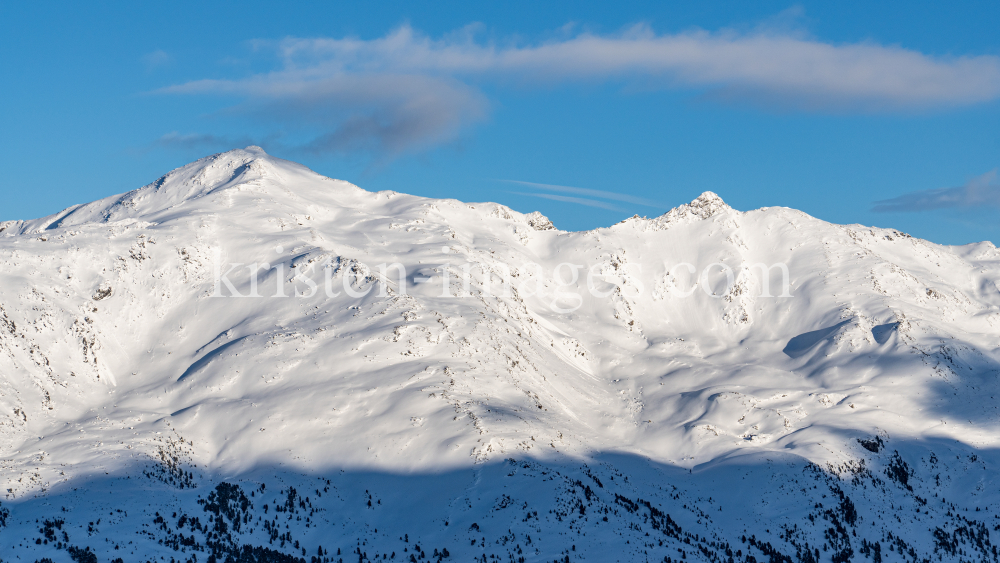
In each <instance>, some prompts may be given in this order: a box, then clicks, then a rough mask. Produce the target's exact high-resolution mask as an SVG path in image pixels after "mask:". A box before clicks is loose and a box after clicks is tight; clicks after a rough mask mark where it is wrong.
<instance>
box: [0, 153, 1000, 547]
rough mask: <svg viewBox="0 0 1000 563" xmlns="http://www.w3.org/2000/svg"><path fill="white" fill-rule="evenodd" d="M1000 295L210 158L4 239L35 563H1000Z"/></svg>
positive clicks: (979, 251) (841, 250)
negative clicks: (583, 226) (576, 228)
mask: <svg viewBox="0 0 1000 563" xmlns="http://www.w3.org/2000/svg"><path fill="white" fill-rule="evenodd" d="M998 282H1000V252H998V250H997V248H996V247H994V246H993V245H992V244H991V243H988V242H983V243H979V244H971V245H966V246H941V245H937V244H933V243H930V242H927V241H923V240H918V239H915V238H912V237H910V236H908V235H906V234H904V233H901V232H898V231H895V230H891V229H878V228H869V227H863V226H859V225H834V224H829V223H826V222H823V221H820V220H818V219H815V218H812V217H810V216H808V215H806V214H804V213H801V212H799V211H794V210H791V209H787V208H777V207H775V208H764V209H758V210H754V211H747V212H741V211H737V210H734V209H732V208H730V207H729V206H728V205H726V204H725V203H724V202H723V201H722V200H721V199H720V198H719V197H718V196H716V195H715V194H712V193H704V194H702V195H701V196H699V197H698V198H697V199H695V200H694V201H692V202H691V203H689V204H686V205H681V206H680V207H677V208H675V209H672V210H670V211H669V212H667V213H665V214H664V215H662V216H659V217H655V218H642V217H633V218H631V219H628V220H625V221H623V222H621V223H619V224H617V225H614V226H611V227H608V228H602V229H597V230H593V231H586V232H565V231H561V230H559V229H557V228H556V226H553V225H552V223H551V222H550V221H549V220H548V219H546V218H545V217H544V216H542V215H541V214H539V213H537V212H536V213H531V214H521V213H518V212H515V211H513V210H511V209H509V208H507V207H505V206H503V205H498V204H495V203H463V202H459V201H455V200H435V199H427V198H422V197H416V196H410V195H405V194H402V193H396V192H377V193H371V192H367V191H365V190H363V189H360V188H358V187H356V186H353V185H351V184H349V183H347V182H343V181H337V180H331V179H329V178H325V177H322V176H320V175H319V174H316V173H314V172H312V171H310V170H308V169H306V168H304V167H302V166H300V165H297V164H294V163H291V162H288V161H284V160H281V159H278V158H274V157H271V156H268V155H267V154H265V153H264V152H263V151H262V150H261V149H259V148H257V147H248V148H246V149H243V150H234V151H230V152H227V153H223V154H218V155H214V156H210V157H208V158H204V159H201V160H199V161H197V162H194V163H191V164H189V165H187V166H184V167H182V168H179V169H177V170H174V171H173V172H170V173H169V174H167V175H166V176H163V177H162V178H160V179H159V180H157V181H155V182H153V183H152V184H149V185H148V186H145V187H143V188H140V189H137V190H135V191H132V192H129V193H127V194H124V195H118V196H113V197H109V198H107V199H103V200H100V201H96V202H93V203H90V204H86V205H80V206H74V207H71V208H69V209H66V210H64V211H62V212H60V213H58V214H56V215H53V216H50V217H46V218H43V219H37V220H30V221H13V222H5V223H0V502H2V503H0V560H2V561H4V562H6V563H10V562H14V561H23V562H36V561H40V562H54V563H61V562H69V561H75V562H77V563H95V562H101V563H106V562H115V561H121V562H144V561H151V562H170V563H175V562H177V563H179V562H200V563H201V562H208V563H214V562H218V563H222V562H240V563H260V562H303V561H304V562H308V563H315V562H322V563H329V562H338V563H339V562H341V561H345V562H354V561H358V562H359V563H360V562H385V561H400V562H424V561H437V562H440V561H479V562H482V563H494V562H496V563H500V562H518V563H521V562H527V561H560V562H569V561H599V562H603V561H651V562H660V561H665V562H668V563H674V562H678V561H706V562H713V563H724V562H758V563H763V562H771V563H782V562H789V563H790V562H796V563H800V562H801V563H812V562H819V561H823V562H827V561H833V562H847V561H872V562H896V561H900V562H902V561H906V562H914V563H917V562H923V561H969V562H980V561H991V562H996V561H998V560H1000V559H998V553H997V544H998V543H1000V478H998V477H1000V474H998V470H1000V288H998ZM994 542H997V543H994Z"/></svg>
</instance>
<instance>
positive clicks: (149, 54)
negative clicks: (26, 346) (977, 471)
mask: <svg viewBox="0 0 1000 563" xmlns="http://www.w3.org/2000/svg"><path fill="white" fill-rule="evenodd" d="M872 4H876V3H870V2H836V3H834V2H822V3H810V2H805V3H799V4H792V3H785V2H767V1H762V2H752V3H751V2H703V3H666V2H642V3H640V2H635V3H629V2H613V3H612V2H607V3H597V2H565V3H560V2H544V3H540V2H479V3H472V2H461V3H460V2H434V3H419V2H378V3H347V2H339V3H334V2H328V3H311V2H296V3H290V4H286V5H278V4H277V3H273V2H272V3H264V2H240V3H235V2H217V3H214V4H211V5H202V4H201V3H185V2H161V3H156V5H153V4H152V3H124V2H121V3H107V4H103V5H100V6H96V5H87V6H83V5H77V4H70V3H56V2H36V3H14V2H8V3H4V5H3V6H2V7H0V73H2V74H0V75H2V76H3V87H2V88H0V103H2V105H0V116H2V118H0V130H2V132H3V134H2V135H0V164H2V166H3V170H4V174H3V179H2V180H0V186H2V187H0V194H2V200H0V201H2V204H0V220H8V219H26V218H33V217H38V216H43V215H48V214H51V213H54V212H56V211H58V210H59V209H62V208H64V207H67V206H69V205H71V204H74V203H82V202H86V201H91V200H94V199H97V198H100V197H104V196H107V195H111V194H114V193H119V192H123V191H127V190H130V189H134V188H136V187H139V186H141V185H144V184H146V183H148V182H150V181H152V180H154V179H156V178H157V177H158V176H159V175H161V174H162V173H164V172H166V171H168V170H170V169H172V168H175V167H177V166H180V165H182V164H185V163H187V162H189V161H191V160H194V159H196V158H198V157H201V156H205V155H207V154H211V153H214V152H219V151H222V150H226V149H229V148H234V147H237V146H245V145H247V144H251V143H253V144H260V145H261V146H263V147H264V148H265V149H266V150H268V152H270V153H271V154H274V155H277V156H280V157H283V158H288V159H290V160H295V161H298V162H302V163H304V164H306V165H308V166H310V167H311V168H313V169H315V170H317V171H318V172H321V173H323V174H325V175H328V176H331V177H335V178H342V179H345V180H349V181H352V182H354V183H356V184H358V185H360V186H362V187H364V188H366V189H369V190H380V189H393V190H397V191H403V192H408V193H414V194H419V195H426V196H433V197H455V198H458V199H462V200H466V201H483V200H490V201H499V202H501V203H505V204H507V205H510V206H511V207H513V208H515V209H517V210H520V211H532V210H536V209H537V210H540V211H542V212H543V213H545V214H546V215H548V216H549V217H550V218H551V219H552V220H553V221H554V222H555V223H556V225H557V226H559V227H560V228H564V229H572V230H577V229H587V228H594V227H599V226H606V225H610V224H612V223H614V222H616V221H619V220H621V219H623V218H625V217H628V216H631V215H633V214H639V215H647V216H654V215H659V214H661V213H663V212H664V211H666V210H667V209H669V208H671V207H674V206H676V205H678V204H680V203H684V202H687V201H690V200H691V199H693V198H694V197H696V196H697V195H698V194H700V193H701V192H702V191H705V190H712V191H715V192H717V193H718V194H720V195H721V196H722V197H723V198H724V199H725V200H726V201H727V202H728V203H729V204H730V205H732V206H734V207H736V208H738V209H752V208H757V207H762V206H773V205H782V206H788V207H794V208H797V209H801V210H803V211H805V212H807V213H809V214H811V215H814V216H817V217H819V218H822V219H825V220H828V221H833V222H837V223H862V224H867V225H877V226H883V227H893V228H898V229H900V230H902V231H905V232H908V233H910V234H912V235H914V236H919V237H922V238H927V239H930V240H933V241H935V242H941V243H948V244H964V243H969V242H975V241H981V240H992V241H993V242H995V243H1000V221H997V220H996V217H997V213H998V209H1000V183H998V178H997V173H996V170H997V168H998V167H1000V39H998V34H997V33H996V26H997V22H1000V4H998V3H996V2H964V3H955V4H949V5H944V4H942V3H930V2H912V1H911V2H880V3H877V5H872Z"/></svg>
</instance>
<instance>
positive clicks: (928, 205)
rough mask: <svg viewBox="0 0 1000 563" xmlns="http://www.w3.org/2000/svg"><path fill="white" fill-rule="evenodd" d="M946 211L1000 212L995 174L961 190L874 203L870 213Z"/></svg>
mask: <svg viewBox="0 0 1000 563" xmlns="http://www.w3.org/2000/svg"><path fill="white" fill-rule="evenodd" d="M947 207H994V208H1000V183H998V182H997V171H996V170H995V169H994V170H991V171H989V172H987V173H986V174H983V175H982V176H978V177H976V178H973V179H972V180H970V181H969V182H968V183H966V184H965V185H964V186H958V187H954V188H937V189H933V190H921V191H917V192H911V193H908V194H903V195H901V196H899V197H894V198H892V199H884V200H881V201H877V202H875V206H874V207H872V211H875V212H878V213H894V212H913V211H928V210H933V209H941V208H947Z"/></svg>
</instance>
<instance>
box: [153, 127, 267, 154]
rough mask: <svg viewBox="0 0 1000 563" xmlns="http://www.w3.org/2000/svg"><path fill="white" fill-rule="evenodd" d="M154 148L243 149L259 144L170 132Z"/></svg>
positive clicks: (246, 140) (155, 143)
mask: <svg viewBox="0 0 1000 563" xmlns="http://www.w3.org/2000/svg"><path fill="white" fill-rule="evenodd" d="M153 144H154V145H156V146H160V147H164V148H171V149H199V150H200V149H217V148H223V149H225V148H232V147H245V146H248V145H258V144H261V143H260V142H259V141H255V140H253V139H251V138H250V137H229V136H225V135H205V134H200V133H186V134H182V133H178V132H176V131H172V132H170V133H167V134H166V135H163V136H162V137H160V138H159V139H157V140H156V141H155V142H154V143H153Z"/></svg>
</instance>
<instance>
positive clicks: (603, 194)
mask: <svg viewBox="0 0 1000 563" xmlns="http://www.w3.org/2000/svg"><path fill="white" fill-rule="evenodd" d="M501 182H509V183H511V184H520V185H522V186H530V187H533V188H538V189H542V190H549V191H553V192H562V193H569V194H577V195H587V196H591V197H597V198H601V199H609V200H611V201H623V202H626V203H634V204H636V205H642V206H645V207H656V208H662V207H664V206H663V204H662V203H657V202H655V201H653V200H651V199H646V198H643V197H636V196H631V195H627V194H620V193H618V192H609V191H605V190H592V189H588V188H575V187H573V186H560V185H557V184H539V183H538V182H524V181H522V180H501Z"/></svg>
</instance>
